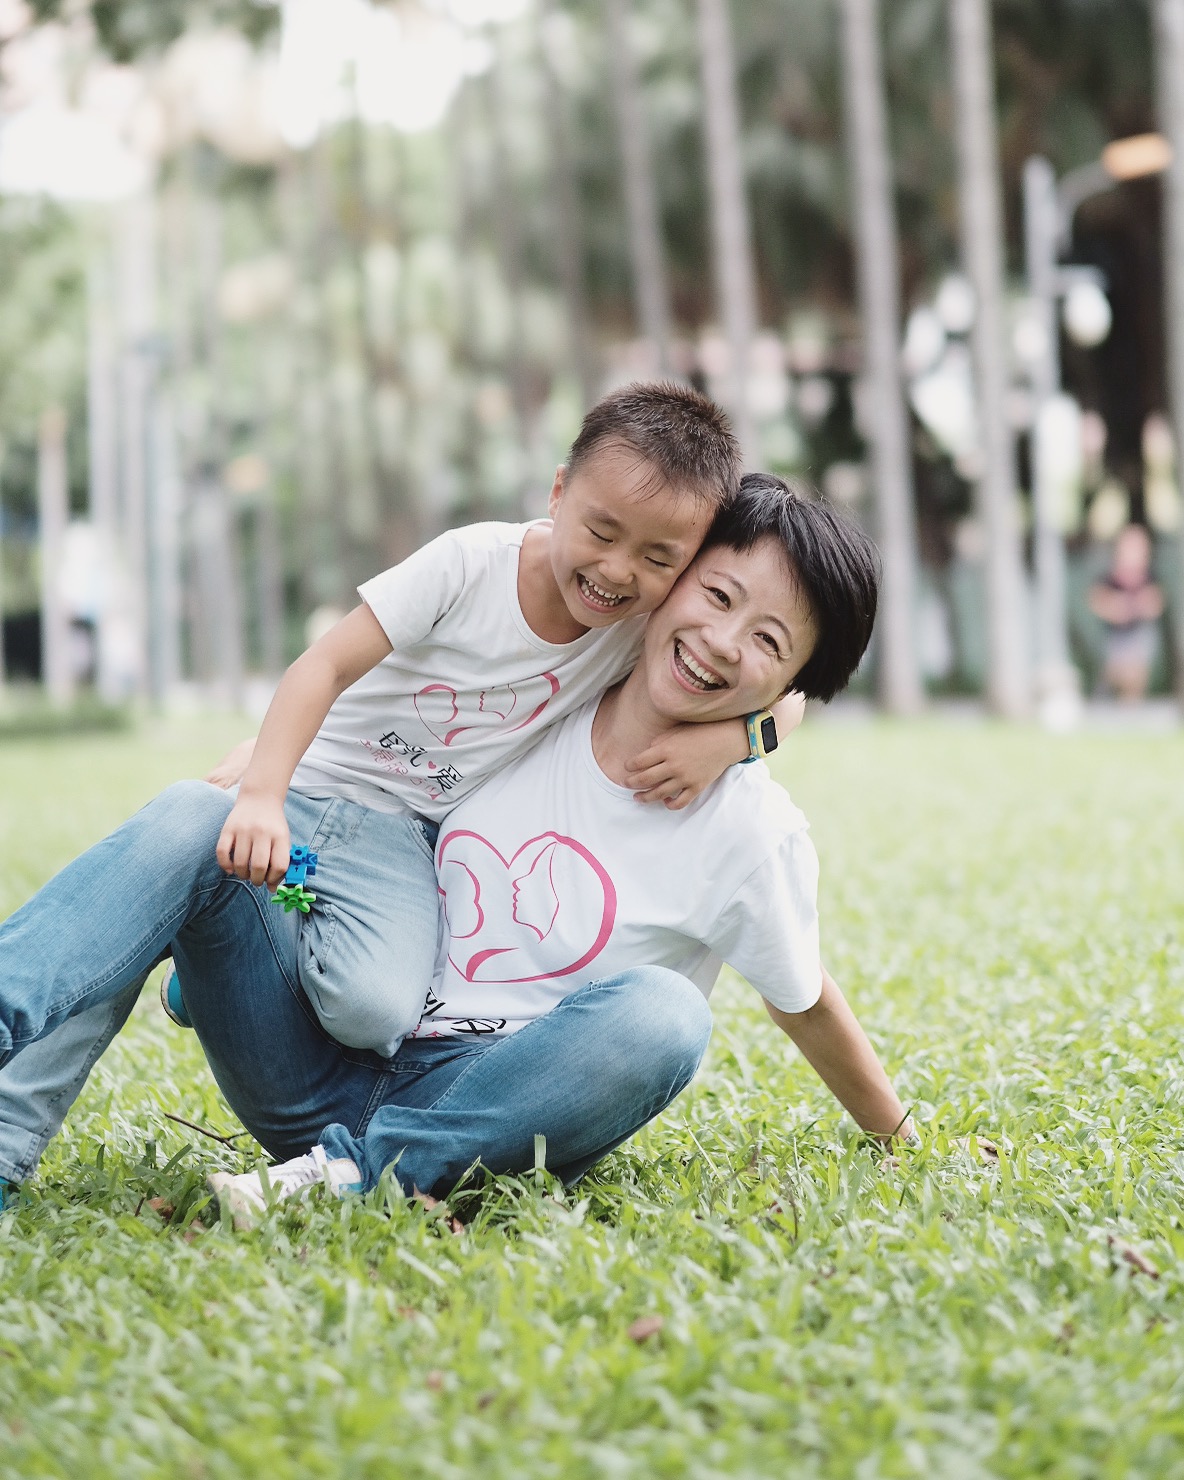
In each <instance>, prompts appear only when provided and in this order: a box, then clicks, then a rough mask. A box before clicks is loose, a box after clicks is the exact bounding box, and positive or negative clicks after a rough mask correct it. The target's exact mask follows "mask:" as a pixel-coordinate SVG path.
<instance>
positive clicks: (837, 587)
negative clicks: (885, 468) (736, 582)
mask: <svg viewBox="0 0 1184 1480" xmlns="http://www.w3.org/2000/svg"><path fill="white" fill-rule="evenodd" d="M763 539H773V540H776V541H777V543H778V544H779V545H780V546H781V550H782V552H783V554H784V556H785V562H786V565H787V566H788V568H789V572H790V574H791V576H792V578H793V579H794V580H795V581H796V582H797V583H798V585H799V587H800V589H801V591H802V594H803V595H804V596H805V598H806V600H807V601H808V602H809V603H810V610H811V611H812V612H813V613H814V621H815V624H816V626H817V628H818V638H817V641H816V643H815V645H814V651H813V652H812V653H811V654H810V657H809V658H808V659H807V661H806V662H805V663H804V664H803V665H802V667H801V670H800V671H799V673H798V675H797V677H796V678H795V679H794V681H793V683H792V684H791V686H790V687H791V689H795V690H796V691H797V692H798V693H799V694H802V695H804V696H805V697H806V698H807V699H821V700H823V702H824V703H825V702H826V701H827V700H829V699H833V698H834V696H835V695H836V694H837V693H838V692H839V690H840V689H842V688H845V687H846V685H847V683H848V681H849V680H850V678H851V675H852V674H853V673H854V672H855V670H856V668H858V667H859V662H860V659H861V658H862V657H863V655H864V653H865V652H866V650H867V645H868V641H869V640H870V638H871V635H872V626H873V624H874V622H875V620H876V599H877V597H878V595H879V590H880V555H879V551H878V550H877V549H876V547H875V545H874V544H873V543H872V541H871V540H870V539H869V537H868V536H867V535H866V534H864V532H863V530H861V529H860V528H859V527H858V526H857V525H855V524H853V523H852V522H851V520H850V519H846V518H844V517H843V516H842V515H841V514H838V513H836V511H835V510H834V509H832V508H831V507H830V506H829V505H828V504H826V503H824V502H823V501H822V499H821V498H820V497H817V496H814V494H813V492H812V490H811V489H810V488H809V487H808V485H806V484H804V483H798V482H797V481H796V480H795V482H794V483H793V484H790V483H786V482H785V481H784V479H781V478H777V477H775V476H774V475H773V474H772V473H747V474H745V476H744V477H743V478H742V479H741V480H740V491H739V493H738V494H737V495H736V497H735V499H733V500H732V502H731V503H730V504H727V505H725V506H724V507H723V508H722V509H721V510H720V511H719V513H718V514H717V515H716V516H715V521H714V523H713V524H712V526H711V528H710V529H709V530H708V531H707V536H706V538H705V539H704V541H703V549H704V550H709V549H711V548H712V546H719V545H723V546H725V547H726V548H727V549H730V550H751V549H752V547H753V546H754V545H756V544H758V543H759V542H760V541H761V540H763Z"/></svg>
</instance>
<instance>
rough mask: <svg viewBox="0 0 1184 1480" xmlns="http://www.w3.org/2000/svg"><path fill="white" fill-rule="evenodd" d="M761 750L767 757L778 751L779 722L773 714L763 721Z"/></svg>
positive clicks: (767, 715)
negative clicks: (771, 752) (770, 753)
mask: <svg viewBox="0 0 1184 1480" xmlns="http://www.w3.org/2000/svg"><path fill="white" fill-rule="evenodd" d="M761 748H762V750H764V752H765V754H766V755H768V754H769V752H770V751H772V750H776V749H777V721H776V720H775V719H774V718H773V716H772V715H771V714H766V715H765V717H764V719H763V720H761Z"/></svg>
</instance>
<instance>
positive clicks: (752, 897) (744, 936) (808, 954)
mask: <svg viewBox="0 0 1184 1480" xmlns="http://www.w3.org/2000/svg"><path fill="white" fill-rule="evenodd" d="M705 944H706V945H709V946H710V947H711V949H712V951H713V952H714V953H715V954H716V955H717V956H721V957H722V958H723V959H724V960H725V961H726V962H727V963H728V965H729V966H732V967H734V968H735V969H736V970H737V971H738V972H739V973H740V975H741V976H743V977H744V978H745V979H746V980H747V981H748V982H750V983H751V985H752V986H753V987H755V988H756V990H757V991H758V992H759V993H760V994H761V996H762V997H764V998H766V1000H767V1001H769V1002H771V1003H772V1004H773V1006H774V1007H779V1008H780V1009H781V1011H782V1012H805V1010H806V1009H807V1008H808V1007H813V1005H814V1003H815V1002H817V1001H818V998H819V995H820V994H821V992H822V953H821V948H820V945H819V940H818V854H817V852H816V851H815V849H814V844H813V843H812V842H811V841H810V835H809V833H808V832H807V831H806V830H805V828H798V829H796V830H795V831H793V832H791V833H790V834H789V835H788V836H787V837H786V838H785V839H784V840H783V841H782V842H781V844H780V845H779V846H778V848H777V849H776V851H775V852H773V853H771V854H770V855H769V856H768V858H766V860H765V861H764V863H762V864H761V865H760V866H759V867H757V868H756V869H754V870H753V872H752V873H751V874H749V876H748V878H747V879H745V881H744V883H743V884H741V886H740V887H739V889H737V890H736V892H735V894H733V895H732V897H731V899H729V900H728V902H727V903H726V904H725V905H724V907H723V909H721V910H720V912H719V915H718V916H717V917H716V919H715V921H714V922H713V924H712V927H711V929H710V931H709V932H708V938H707V939H706V941H705Z"/></svg>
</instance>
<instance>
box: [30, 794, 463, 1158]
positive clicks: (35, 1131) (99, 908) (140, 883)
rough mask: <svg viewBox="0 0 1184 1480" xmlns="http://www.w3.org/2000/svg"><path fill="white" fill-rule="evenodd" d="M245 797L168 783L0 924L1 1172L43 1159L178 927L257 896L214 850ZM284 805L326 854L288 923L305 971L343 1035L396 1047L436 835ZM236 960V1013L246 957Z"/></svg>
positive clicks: (419, 986)
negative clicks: (246, 895)
mask: <svg viewBox="0 0 1184 1480" xmlns="http://www.w3.org/2000/svg"><path fill="white" fill-rule="evenodd" d="M233 803H234V798H233V797H232V796H231V795H230V794H229V793H227V792H225V791H222V790H221V789H220V788H218V787H214V786H208V785H206V783H204V782H200V781H186V782H180V783H178V784H177V785H176V786H171V787H169V788H168V789H167V790H166V791H164V792H162V793H161V795H160V796H158V797H156V798H155V799H154V800H153V801H151V802H149V804H148V805H147V806H146V807H144V808H142V809H141V810H140V811H139V812H138V813H136V815H135V816H134V817H132V818H131V819H129V821H128V822H126V823H124V825H123V826H122V827H120V828H118V829H116V831H115V832H114V833H112V834H111V835H110V836H109V837H107V838H105V839H103V841H102V842H100V843H97V844H96V845H95V846H94V847H93V848H90V849H88V850H87V852H86V853H84V854H82V855H81V857H79V858H76V859H75V860H74V861H73V863H71V864H69V865H68V866H67V867H66V868H64V869H63V870H62V871H61V873H59V874H57V875H56V876H55V877H54V878H53V879H51V880H50V881H49V882H48V883H47V884H46V885H45V887H44V888H42V889H40V890H39V891H38V892H37V894H35V895H34V896H33V898H32V899H30V900H29V901H28V902H27V903H26V904H25V905H23V906H22V907H21V908H20V909H19V910H17V911H16V912H15V914H13V915H11V916H10V917H9V918H8V919H7V920H6V921H4V922H3V923H2V924H0V1065H4V1067H2V1068H0V1176H3V1177H9V1178H11V1179H13V1180H18V1179H20V1178H22V1177H25V1176H27V1175H28V1174H29V1172H30V1171H31V1170H32V1168H33V1167H34V1166H35V1165H36V1162H37V1159H38V1157H39V1156H40V1154H41V1151H42V1149H43V1148H44V1146H45V1144H46V1142H47V1141H48V1140H49V1139H50V1137H51V1136H53V1135H54V1134H55V1133H56V1131H57V1130H58V1129H59V1128H60V1126H61V1123H62V1119H63V1117H64V1116H65V1114H66V1112H67V1110H68V1109H69V1107H70V1105H71V1104H72V1103H73V1101H74V1100H75V1098H76V1097H77V1095H78V1093H79V1091H80V1090H81V1088H82V1085H83V1084H84V1083H85V1081H86V1077H87V1075H88V1073H89V1072H90V1069H91V1067H92V1066H93V1064H94V1062H95V1060H96V1059H97V1058H98V1056H99V1055H100V1054H101V1053H102V1051H103V1050H104V1048H106V1046H107V1044H108V1043H109V1042H110V1041H111V1038H112V1037H113V1036H114V1034H115V1033H117V1032H118V1031H119V1029H120V1027H122V1025H123V1023H124V1021H125V1019H126V1017H127V1015H128V1013H129V1012H130V1011H131V1008H132V1006H133V1004H134V1002H135V1000H136V997H137V995H138V993H139V990H140V987H141V986H142V985H143V982H144V979H145V977H146V976H147V974H148V972H149V971H150V970H151V969H152V967H153V966H154V965H156V964H157V963H158V962H159V961H160V960H162V959H163V958H164V957H165V956H166V955H168V953H169V951H170V949H171V946H172V943H173V941H174V940H175V938H176V937H177V935H178V932H179V931H180V930H182V929H183V928H184V927H185V926H186V925H187V924H189V925H196V923H197V922H199V921H200V920H201V919H202V917H203V915H204V913H205V912H206V911H208V910H210V909H211V908H212V906H213V904H214V902H215V901H216V900H217V899H218V898H219V896H220V894H221V893H222V891H223V890H224V888H226V887H228V886H231V885H236V886H237V887H238V888H240V889H244V890H248V891H249V889H250V886H249V885H245V884H239V882H238V881H237V880H229V879H227V877H226V875H225V874H224V873H223V872H222V870H221V869H220V868H219V866H218V863H217V859H216V858H215V856H214V847H215V844H216V842H217V839H218V834H219V833H220V831H221V829H222V824H223V823H224V822H225V820H226V817H227V815H228V813H229V811H230V808H231V807H232V806H233ZM285 812H286V815H287V820H288V825H289V828H290V830H291V833H292V837H293V839H294V840H296V841H299V842H307V843H309V844H310V845H311V846H312V847H313V848H314V849H316V851H317V852H318V854H319V856H320V862H319V866H318V871H317V873H316V875H314V877H313V878H312V879H311V880H310V884H311V885H312V887H313V889H314V892H315V893H316V894H317V896H318V899H317V904H316V905H315V906H314V909H313V913H312V914H311V915H309V916H304V915H301V914H299V913H298V912H293V913H292V914H291V915H289V916H287V917H286V931H287V937H290V941H291V947H292V950H293V952H294V956H295V962H296V970H297V974H298V976H299V979H300V981H301V982H302V984H303V986H304V988H305V990H306V991H307V992H308V994H309V996H310V998H311V999H312V1000H313V1002H314V1004H315V1007H316V1010H317V1013H318V1015H319V1016H320V1017H321V1019H322V1020H323V1021H324V1022H325V1023H326V1024H327V1025H328V1026H329V1028H330V1031H331V1032H332V1033H333V1034H334V1035H335V1036H336V1037H337V1038H339V1039H342V1040H345V1041H347V1042H353V1043H359V1042H360V1043H363V1044H365V1045H367V1046H369V1045H371V1044H373V1045H374V1046H376V1047H378V1048H379V1049H380V1050H384V1051H385V1052H387V1053H389V1052H393V1051H394V1049H395V1048H396V1047H397V1046H398V1044H399V1042H400V1041H401V1040H402V1038H403V1036H404V1034H405V1033H406V1032H407V1031H408V1029H409V1028H410V1027H413V1026H414V1025H415V1023H416V1022H417V1021H418V1018H419V1014H420V1011H421V1009H422V1006H423V1001H424V997H425V995H426V993H427V988H428V985H429V983H430V981H431V973H432V965H433V962H434V959H435V954H436V946H437V938H438V932H439V904H438V895H437V892H436V876H435V870H434V868H433V867H432V844H433V841H434V839H433V837H432V836H431V832H432V829H431V828H430V825H429V824H424V823H422V822H420V821H419V820H418V819H416V818H413V817H406V816H395V815H391V814H387V813H381V812H375V811H373V810H371V809H369V808H365V807H360V806H358V805H356V804H355V803H353V802H348V801H344V800H341V799H312V798H309V797H304V796H300V795H298V794H297V793H295V792H289V794H288V798H287V802H286V805H285ZM322 881H323V882H322ZM255 892H256V893H257V895H258V898H259V902H260V908H265V909H267V910H269V911H270V912H271V913H272V914H274V915H277V916H281V917H282V916H283V912H282V911H281V910H280V908H279V907H278V906H275V905H272V904H270V903H269V902H268V900H267V896H266V894H265V892H264V891H263V890H259V891H255ZM230 964H231V966H232V968H233V973H232V977H231V979H230V980H228V981H227V983H226V990H227V991H228V992H229V993H230V994H231V995H230V996H228V997H227V998H226V1001H225V1003H224V1004H223V1008H224V1011H226V1012H227V1013H229V1014H233V1012H234V1011H235V1002H236V1000H237V997H238V995H239V993H240V991H241V985H242V984H241V983H240V982H239V981H238V977H239V974H240V973H241V971H242V969H243V967H244V966H245V964H246V963H245V962H242V961H239V960H235V961H233V962H232V963H230ZM355 982H356V983H357V988H356V990H355V989H354V986H353V984H354V983H355ZM413 999H414V1000H413ZM45 1035H48V1036H45ZM17 1050H20V1051H19V1052H17ZM8 1059H10V1062H8V1063H7V1064H5V1060H8Z"/></svg>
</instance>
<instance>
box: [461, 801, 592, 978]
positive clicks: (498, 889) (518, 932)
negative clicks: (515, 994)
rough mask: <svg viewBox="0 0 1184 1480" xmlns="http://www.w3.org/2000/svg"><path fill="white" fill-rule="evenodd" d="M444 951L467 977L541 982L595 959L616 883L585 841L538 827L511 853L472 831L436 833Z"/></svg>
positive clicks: (572, 971) (580, 967)
mask: <svg viewBox="0 0 1184 1480" xmlns="http://www.w3.org/2000/svg"><path fill="white" fill-rule="evenodd" d="M436 862H437V871H438V874H439V878H440V894H441V897H442V899H443V904H444V913H445V917H446V919H447V921H448V933H449V936H450V938H451V945H450V947H449V952H448V959H449V961H450V963H451V964H452V966H453V967H454V968H455V970H456V971H457V972H458V973H459V974H460V975H461V976H462V977H463V978H464V979H465V981H468V982H540V981H550V980H552V979H554V978H555V977H563V976H571V975H572V974H573V973H574V972H577V971H581V970H582V969H583V968H584V967H585V966H587V965H588V963H589V962H590V961H594V960H595V959H596V957H597V956H598V955H599V954H600V952H601V951H602V950H603V949H604V946H605V943H606V942H607V940H608V938H609V936H610V935H611V934H612V928H613V923H614V921H615V920H616V916H617V891H616V890H615V889H614V888H613V881H612V879H610V878H609V876H608V873H607V871H606V870H605V868H604V865H603V864H601V863H600V862H599V860H598V859H596V858H595V857H594V856H593V855H592V854H591V853H589V851H588V850H587V848H585V847H584V846H583V844H582V843H578V842H577V841H576V840H575V838H567V837H564V836H563V835H562V834H561V833H554V832H546V833H540V834H539V835H538V836H537V837H534V838H531V839H530V840H529V841H528V842H526V843H523V844H522V846H521V847H520V848H519V849H518V850H517V852H516V853H514V854H513V856H512V857H510V858H505V857H503V855H502V854H501V853H500V852H499V851H498V850H497V849H496V848H495V847H494V846H493V844H492V843H490V842H489V841H488V840H487V839H485V838H483V837H480V836H479V835H478V834H477V833H474V832H465V831H463V830H459V829H458V830H457V831H456V832H450V833H448V834H447V835H446V836H445V837H443V838H442V839H441V840H440V843H439V846H438V850H437V854H436Z"/></svg>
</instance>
